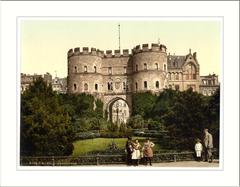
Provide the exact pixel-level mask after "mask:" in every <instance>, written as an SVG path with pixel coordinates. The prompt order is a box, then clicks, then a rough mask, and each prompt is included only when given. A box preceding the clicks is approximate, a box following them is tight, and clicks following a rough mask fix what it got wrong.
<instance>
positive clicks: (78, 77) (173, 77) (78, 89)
mask: <svg viewBox="0 0 240 187" xmlns="http://www.w3.org/2000/svg"><path fill="white" fill-rule="evenodd" d="M166 50H167V48H166V46H165V45H162V44H161V45H160V44H152V45H151V46H149V45H148V44H143V45H142V46H140V45H138V46H136V47H134V48H133V49H132V51H131V53H129V50H127V49H124V50H123V52H122V53H121V51H120V50H115V51H114V54H113V52H112V51H111V50H107V51H106V52H105V53H104V52H103V51H100V50H98V49H96V48H91V50H89V48H87V47H83V48H82V49H80V48H74V49H70V50H69V51H68V54H67V55H68V78H67V80H68V84H67V85H68V93H72V94H74V93H88V94H91V95H94V96H95V98H99V99H101V100H102V101H103V103H104V110H106V111H107V114H108V119H109V120H111V121H112V122H117V123H118V124H120V123H121V122H123V123H126V121H127V119H128V118H129V116H130V115H131V110H132V93H136V92H145V91H150V92H153V93H159V92H161V91H162V90H163V89H164V88H173V89H177V90H180V91H183V90H186V89H188V88H189V87H192V88H193V90H194V91H197V92H199V84H200V76H199V64H198V61H197V55H196V52H194V53H193V54H192V53H191V50H189V53H188V54H187V55H185V56H175V55H170V54H168V55H167V53H166Z"/></svg>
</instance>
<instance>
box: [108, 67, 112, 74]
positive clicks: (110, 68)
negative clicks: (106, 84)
mask: <svg viewBox="0 0 240 187" xmlns="http://www.w3.org/2000/svg"><path fill="white" fill-rule="evenodd" d="M108 74H109V75H111V74H112V67H109V68H108Z"/></svg>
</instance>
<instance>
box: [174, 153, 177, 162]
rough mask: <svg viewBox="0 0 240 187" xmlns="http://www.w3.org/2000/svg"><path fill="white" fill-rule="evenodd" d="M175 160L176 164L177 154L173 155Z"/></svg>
mask: <svg viewBox="0 0 240 187" xmlns="http://www.w3.org/2000/svg"><path fill="white" fill-rule="evenodd" d="M173 158H174V162H177V155H176V154H174V155H173Z"/></svg>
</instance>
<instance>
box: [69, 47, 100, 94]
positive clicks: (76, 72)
mask: <svg viewBox="0 0 240 187" xmlns="http://www.w3.org/2000/svg"><path fill="white" fill-rule="evenodd" d="M103 56H104V54H103V52H102V51H99V50H96V49H95V48H91V51H89V49H88V47H83V48H82V51H80V48H79V47H78V48H74V49H70V50H69V51H68V93H89V94H93V95H94V94H98V93H101V92H102V75H101V72H100V71H101V65H102V57H103Z"/></svg>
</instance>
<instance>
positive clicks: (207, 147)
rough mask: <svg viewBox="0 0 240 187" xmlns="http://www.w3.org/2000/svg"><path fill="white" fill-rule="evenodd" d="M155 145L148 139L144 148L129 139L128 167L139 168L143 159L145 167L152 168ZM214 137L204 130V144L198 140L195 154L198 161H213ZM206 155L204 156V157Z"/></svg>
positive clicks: (127, 147) (136, 141) (127, 149)
mask: <svg viewBox="0 0 240 187" xmlns="http://www.w3.org/2000/svg"><path fill="white" fill-rule="evenodd" d="M153 147H154V143H153V142H151V141H150V139H149V138H147V139H146V140H145V141H144V144H143V146H141V144H140V143H139V142H138V140H137V139H136V140H132V138H131V137H128V140H127V142H126V149H125V150H126V152H127V165H128V166H131V165H133V166H138V165H139V161H140V159H143V161H144V163H145V165H148V163H149V165H150V166H152V157H153V149H152V148H153ZM212 151H213V137H212V134H210V133H209V132H208V129H204V137H203V144H202V143H201V140H200V139H199V138H197V139H196V144H195V153H196V160H197V161H199V162H200V161H201V160H204V161H205V162H212V161H213V153H212ZM202 153H204V155H202Z"/></svg>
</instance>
